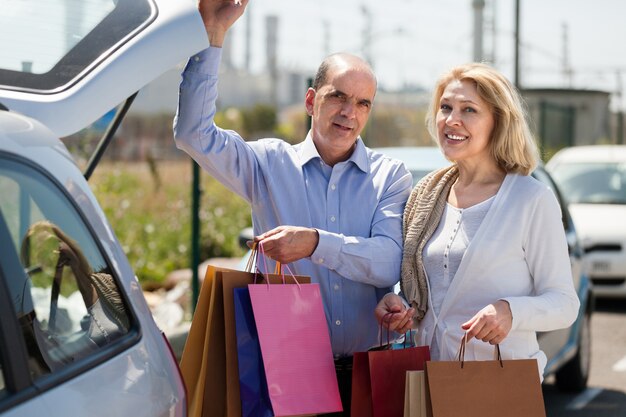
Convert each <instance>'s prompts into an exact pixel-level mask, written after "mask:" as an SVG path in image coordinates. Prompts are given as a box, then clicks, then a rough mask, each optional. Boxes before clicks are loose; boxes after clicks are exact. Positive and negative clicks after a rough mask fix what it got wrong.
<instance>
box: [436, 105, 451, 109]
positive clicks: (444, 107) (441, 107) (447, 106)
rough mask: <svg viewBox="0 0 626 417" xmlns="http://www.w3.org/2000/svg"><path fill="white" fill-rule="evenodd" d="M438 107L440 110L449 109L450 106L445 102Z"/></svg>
mask: <svg viewBox="0 0 626 417" xmlns="http://www.w3.org/2000/svg"><path fill="white" fill-rule="evenodd" d="M439 109H440V110H450V109H451V107H450V106H449V105H447V104H442V105H441V106H439Z"/></svg>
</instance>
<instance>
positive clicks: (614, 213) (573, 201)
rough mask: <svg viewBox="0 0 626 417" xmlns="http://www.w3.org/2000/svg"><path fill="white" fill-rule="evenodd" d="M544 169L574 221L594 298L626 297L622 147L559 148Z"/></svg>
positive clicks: (625, 150)
mask: <svg viewBox="0 0 626 417" xmlns="http://www.w3.org/2000/svg"><path fill="white" fill-rule="evenodd" d="M546 168H547V169H548V170H549V171H550V173H551V174H552V177H553V178H554V180H555V181H556V182H557V184H559V187H560V188H561V190H562V191H563V195H564V196H565V199H566V200H567V202H568V204H569V211H570V213H572V217H573V218H574V221H575V222H576V226H577V228H578V232H579V235H580V237H581V240H582V243H583V247H584V250H585V255H586V261H587V268H588V271H589V276H590V277H591V280H592V282H593V292H594V294H595V295H597V296H600V297H619V298H624V297H626V222H625V221H624V218H626V145H597V146H575V147H571V148H565V149H561V150H560V151H559V152H557V153H556V154H555V155H554V156H553V157H552V158H551V159H550V160H549V161H548V163H547V164H546Z"/></svg>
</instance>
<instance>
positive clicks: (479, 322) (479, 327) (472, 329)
mask: <svg viewBox="0 0 626 417" xmlns="http://www.w3.org/2000/svg"><path fill="white" fill-rule="evenodd" d="M512 326H513V313H511V307H510V306H509V303H507V302H506V301H504V300H498V301H496V302H495V303H493V304H489V305H488V306H487V307H485V308H483V309H482V310H480V311H479V312H478V313H476V315H475V316H474V317H472V318H471V319H470V320H469V321H467V322H465V323H463V324H462V325H461V328H463V330H465V331H466V332H467V340H470V339H471V338H472V337H475V338H476V339H478V340H482V341H483V342H488V343H490V344H492V345H496V344H498V343H502V341H503V340H504V339H505V338H506V337H507V336H508V334H509V332H510V331H511V327H512Z"/></svg>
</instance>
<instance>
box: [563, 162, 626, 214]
mask: <svg viewBox="0 0 626 417" xmlns="http://www.w3.org/2000/svg"><path fill="white" fill-rule="evenodd" d="M551 172H552V176H553V177H554V180H555V181H556V182H557V183H558V184H559V186H560V188H561V190H562V191H563V194H564V195H565V196H567V201H568V202H569V203H579V204H580V203H582V204H626V164H624V163H567V164H559V165H558V166H557V167H556V168H554V169H553V170H552V171H551Z"/></svg>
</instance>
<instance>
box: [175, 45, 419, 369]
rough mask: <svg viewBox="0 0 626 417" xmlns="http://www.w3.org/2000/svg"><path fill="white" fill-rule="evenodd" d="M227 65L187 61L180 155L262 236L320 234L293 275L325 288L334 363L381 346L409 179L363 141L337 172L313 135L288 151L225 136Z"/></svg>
mask: <svg viewBox="0 0 626 417" xmlns="http://www.w3.org/2000/svg"><path fill="white" fill-rule="evenodd" d="M220 60H221V48H208V49H206V50H204V51H203V52H201V53H199V54H198V55H196V56H194V57H192V58H191V59H190V60H189V62H188V64H187V66H186V68H185V70H184V72H183V79H182V82H181V85H180V91H179V102H178V111H177V114H176V118H175V120H174V136H175V138H176V144H177V146H178V147H179V148H180V149H183V150H184V151H186V152H187V153H188V154H189V155H190V156H191V157H192V158H193V159H194V160H195V161H196V162H197V163H198V164H199V165H200V166H201V167H202V168H203V169H204V170H206V171H207V172H208V173H209V174H211V175H212V176H213V177H215V178H216V179H217V180H219V181H220V182H222V183H223V184H224V185H225V186H227V187H228V188H230V189H231V190H232V191H233V192H235V193H237V194H238V195H240V196H241V197H243V198H244V199H245V200H246V201H248V202H249V203H250V205H251V207H252V222H253V227H254V233H255V234H260V233H262V232H266V231H268V230H270V229H273V228H274V227H277V226H280V225H292V226H304V227H311V228H315V229H317V230H318V232H319V244H318V245H317V248H316V249H315V251H314V253H313V254H312V255H311V257H310V258H307V259H302V260H300V261H297V262H294V263H293V264H292V265H291V269H292V270H293V271H294V273H296V274H298V275H306V276H310V277H311V282H316V283H319V285H320V289H321V294H322V298H323V302H324V311H325V313H326V320H327V323H328V328H329V331H330V339H331V344H332V348H333V353H334V355H335V356H336V357H339V356H344V355H351V354H352V353H353V352H356V351H364V350H367V349H368V348H370V347H373V346H377V345H378V324H377V322H376V319H375V317H374V308H375V306H376V304H377V303H378V301H379V300H380V298H382V296H383V295H384V294H386V293H387V292H388V291H390V288H391V287H392V286H393V285H394V284H396V283H397V282H398V280H399V277H400V263H401V258H402V212H403V210H404V205H405V203H406V200H407V198H408V196H409V193H410V191H411V175H410V174H409V172H408V170H407V169H406V168H405V166H404V165H403V164H402V163H401V162H400V161H397V160H394V159H391V158H389V157H386V156H384V155H382V154H380V153H377V152H373V151H372V150H370V149H368V148H367V147H365V145H364V144H363V142H362V140H361V139H360V138H359V139H358V140H357V146H356V148H355V150H354V152H353V154H352V156H351V157H350V159H348V160H347V161H345V162H340V163H338V164H336V165H335V166H333V167H331V166H328V165H327V164H326V163H324V161H323V160H322V159H321V157H320V155H319V153H318V152H317V149H316V147H315V144H314V143H313V140H312V138H311V134H310V133H309V135H308V136H307V138H306V139H305V140H304V142H301V143H299V144H297V145H290V144H289V143H287V142H285V141H283V140H280V139H262V140H258V141H254V142H245V141H244V140H243V139H242V138H241V137H240V136H239V135H238V134H237V133H236V132H234V131H228V130H223V129H220V128H219V127H217V126H216V125H215V124H214V122H213V118H214V116H215V112H216V104H215V102H216V99H217V74H218V67H219V63H220ZM273 265H274V264H273V263H271V265H270V268H273ZM285 314H287V312H285ZM294 337H297V335H294Z"/></svg>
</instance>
